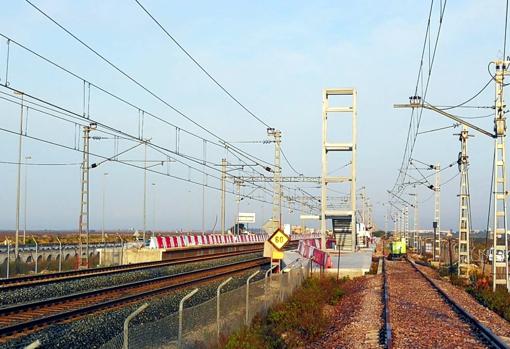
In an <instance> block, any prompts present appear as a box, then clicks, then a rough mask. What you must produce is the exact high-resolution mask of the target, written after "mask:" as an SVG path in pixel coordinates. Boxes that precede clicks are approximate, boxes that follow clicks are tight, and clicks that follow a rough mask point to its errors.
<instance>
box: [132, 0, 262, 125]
mask: <svg viewBox="0 0 510 349" xmlns="http://www.w3.org/2000/svg"><path fill="white" fill-rule="evenodd" d="M135 2H136V3H137V4H138V6H140V8H141V9H142V10H143V11H144V12H145V13H146V14H147V15H148V16H149V17H150V18H151V19H152V20H153V21H154V23H156V25H157V26H158V27H159V28H160V29H161V30H162V31H163V32H164V33H165V34H166V36H168V37H169V38H170V40H172V41H173V42H174V44H176V45H177V47H179V49H181V51H182V52H184V54H186V56H188V58H189V59H191V60H192V61H193V63H195V65H196V66H197V67H198V68H199V69H200V70H201V71H202V72H203V73H204V74H205V75H207V77H209V79H211V81H213V82H214V83H215V84H216V85H217V86H218V87H219V88H220V89H221V90H222V91H223V92H225V93H226V94H227V96H229V97H230V98H231V99H232V100H233V101H234V102H236V103H237V104H238V105H239V106H240V107H241V108H243V109H244V110H245V111H246V112H247V113H248V114H250V115H251V116H252V117H253V118H255V119H256V120H257V121H258V122H260V123H261V124H262V125H264V126H266V127H267V128H271V126H269V124H267V123H266V122H265V121H264V120H262V119H261V118H260V117H259V116H257V115H255V113H253V112H252V111H251V110H250V109H248V107H246V106H245V105H244V104H243V103H241V102H240V101H239V100H238V99H237V98H236V97H234V95H233V94H232V93H230V92H229V91H228V90H227V89H226V88H225V87H224V86H223V85H222V84H221V83H220V82H218V80H216V79H215V78H214V77H213V76H212V75H211V74H210V73H209V72H208V71H207V70H206V69H205V68H204V67H203V66H202V65H201V64H200V63H199V62H198V61H197V60H196V59H195V58H194V57H193V56H192V55H191V54H190V53H189V52H188V51H187V50H186V49H185V48H184V47H183V46H182V45H181V44H180V43H179V42H178V41H177V40H176V39H175V38H174V37H173V35H172V34H170V33H169V32H168V30H166V28H165V27H164V26H163V25H162V24H161V23H160V22H159V21H158V20H157V19H156V18H155V17H154V16H153V15H152V14H151V13H150V12H149V10H147V8H145V7H144V6H143V5H142V4H141V3H140V1H138V0H135Z"/></svg>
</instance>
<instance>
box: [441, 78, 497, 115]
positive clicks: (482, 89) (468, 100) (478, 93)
mask: <svg viewBox="0 0 510 349" xmlns="http://www.w3.org/2000/svg"><path fill="white" fill-rule="evenodd" d="M491 82H492V78H491V79H490V80H489V81H487V83H486V84H485V85H484V86H483V87H482V88H481V89H480V90H479V91H478V92H477V93H475V94H474V95H473V96H472V97H470V98H468V99H466V100H465V101H464V102H461V103H459V104H456V105H454V106H449V107H445V108H440V109H441V110H450V109H455V108H459V107H462V106H464V105H465V104H468V103H469V102H471V101H472V100H474V99H475V98H476V97H478V96H479V95H480V94H481V93H482V92H483V91H485V89H486V88H487V86H489V84H490V83H491Z"/></svg>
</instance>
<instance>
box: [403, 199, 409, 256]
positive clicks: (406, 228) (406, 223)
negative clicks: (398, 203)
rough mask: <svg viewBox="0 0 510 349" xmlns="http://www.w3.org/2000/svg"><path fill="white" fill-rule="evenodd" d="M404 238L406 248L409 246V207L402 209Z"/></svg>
mask: <svg viewBox="0 0 510 349" xmlns="http://www.w3.org/2000/svg"><path fill="white" fill-rule="evenodd" d="M404 236H405V238H406V246H407V245H409V207H407V206H406V207H404Z"/></svg>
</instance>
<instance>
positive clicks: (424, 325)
mask: <svg viewBox="0 0 510 349" xmlns="http://www.w3.org/2000/svg"><path fill="white" fill-rule="evenodd" d="M385 264H386V265H385V268H384V273H385V275H384V278H385V294H384V303H385V304H384V305H385V323H386V328H385V333H386V345H387V347H388V348H390V349H391V348H459V347H469V348H508V346H507V345H506V344H505V343H504V342H503V341H502V340H501V338H499V337H498V336H496V335H495V334H494V333H492V332H491V331H490V330H489V329H487V328H486V327H485V326H484V325H483V324H481V323H479V322H478V321H476V319H474V318H473V317H472V316H470V315H469V314H468V313H467V312H465V311H464V310H463V309H462V307H460V306H459V305H458V304H457V303H455V302H454V301H453V300H452V299H450V298H449V297H448V296H447V295H446V294H445V293H444V292H443V291H442V290H441V289H440V288H439V287H438V286H437V285H436V284H435V283H434V281H433V280H432V279H430V278H429V277H428V276H427V275H425V274H424V273H423V272H421V271H420V270H419V269H418V268H417V267H416V265H415V264H414V262H412V261H385Z"/></svg>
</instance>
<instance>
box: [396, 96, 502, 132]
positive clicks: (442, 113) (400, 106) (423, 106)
mask: <svg viewBox="0 0 510 349" xmlns="http://www.w3.org/2000/svg"><path fill="white" fill-rule="evenodd" d="M393 108H425V109H429V110H432V111H435V112H436V113H439V114H441V115H443V116H446V117H447V118H449V119H452V120H454V121H456V122H458V123H459V124H462V125H465V126H467V127H469V128H471V129H473V130H475V131H478V132H480V133H481V134H483V135H486V136H489V137H491V138H496V135H495V134H494V133H491V132H489V131H486V130H484V129H483V128H481V127H478V126H476V125H473V124H472V123H470V122H467V121H465V120H463V119H461V118H459V117H458V116H455V115H453V114H450V113H447V112H445V111H444V110H441V109H439V108H436V107H434V106H433V105H430V104H424V103H411V104H394V105H393Z"/></svg>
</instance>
